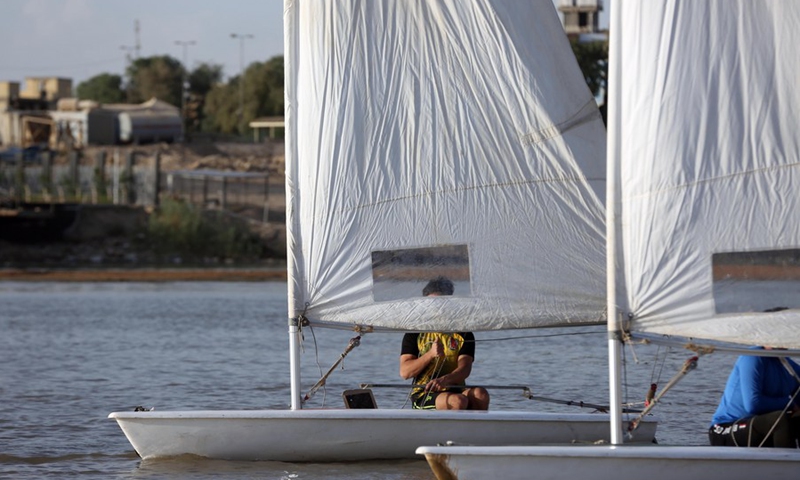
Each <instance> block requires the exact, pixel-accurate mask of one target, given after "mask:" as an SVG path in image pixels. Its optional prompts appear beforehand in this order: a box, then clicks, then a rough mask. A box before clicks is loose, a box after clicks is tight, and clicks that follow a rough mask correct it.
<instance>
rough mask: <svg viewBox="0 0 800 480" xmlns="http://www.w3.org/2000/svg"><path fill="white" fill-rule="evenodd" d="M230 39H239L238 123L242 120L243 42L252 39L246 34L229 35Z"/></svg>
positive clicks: (251, 36)
mask: <svg viewBox="0 0 800 480" xmlns="http://www.w3.org/2000/svg"><path fill="white" fill-rule="evenodd" d="M231 38H238V39H239V121H240V122H241V120H242V119H243V118H244V41H245V40H247V39H248V38H254V36H253V35H251V34H249V33H247V34H243V33H231Z"/></svg>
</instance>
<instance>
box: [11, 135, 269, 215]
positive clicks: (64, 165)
mask: <svg viewBox="0 0 800 480" xmlns="http://www.w3.org/2000/svg"><path fill="white" fill-rule="evenodd" d="M60 160H62V161H61V162H58V164H54V163H56V162H53V157H52V156H51V154H50V152H41V153H39V155H38V156H37V157H36V158H23V156H22V155H21V154H19V155H17V156H16V158H15V159H13V160H11V161H9V160H7V159H6V160H3V161H2V162H0V200H2V202H3V203H12V204H13V203H17V204H20V203H32V202H45V203H92V204H104V203H105V204H115V205H140V206H156V205H158V204H159V201H160V200H161V199H162V198H163V197H164V195H168V196H170V197H171V198H176V199H181V200H184V201H187V202H190V203H193V204H197V205H202V206H203V207H210V208H220V209H228V210H236V209H248V208H249V209H251V210H252V209H258V211H259V212H263V213H262V214H261V215H260V216H261V217H262V218H261V219H262V221H267V215H268V211H269V177H268V174H267V173H244V172H226V171H217V170H195V171H191V170H190V171H172V172H164V171H162V170H161V160H160V155H159V154H158V153H155V154H153V155H149V156H147V155H144V154H142V153H141V152H136V151H135V150H115V151H114V152H113V153H112V154H111V155H108V154H107V153H106V152H104V151H101V152H98V153H97V155H96V156H95V158H94V159H93V161H92V162H91V163H88V162H87V159H82V158H81V157H80V155H79V154H78V153H77V152H71V153H70V154H68V156H67V158H66V162H64V161H63V160H64V159H60Z"/></svg>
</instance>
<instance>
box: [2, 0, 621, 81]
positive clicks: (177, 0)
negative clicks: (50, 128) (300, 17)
mask: <svg viewBox="0 0 800 480" xmlns="http://www.w3.org/2000/svg"><path fill="white" fill-rule="evenodd" d="M520 1H524V0H520ZM554 3H556V4H557V3H558V0H554ZM604 3H605V6H606V12H604V13H603V14H602V15H601V20H600V21H601V24H603V23H607V22H606V21H605V18H606V14H607V10H608V4H609V3H610V0H606V1H605V2H604ZM0 6H2V10H1V11H0V12H1V13H0V41H2V48H0V81H2V80H10V81H18V82H20V83H22V82H23V80H24V79H25V77H26V76H58V77H66V78H72V81H73V86H77V85H78V83H80V82H81V81H83V80H86V79H87V78H90V77H92V76H94V75H97V74H100V73H105V72H108V73H116V74H120V75H122V74H123V73H124V70H125V66H126V63H127V60H126V55H127V54H128V53H129V52H128V51H126V50H124V49H122V48H121V47H123V46H124V47H126V48H131V47H133V46H134V45H135V44H136V37H135V34H134V24H135V21H136V20H138V21H139V38H140V45H141V50H140V55H141V56H143V57H149V56H152V55H171V56H173V57H175V58H177V59H178V60H180V61H181V62H183V61H184V58H183V48H182V47H181V46H179V45H176V44H175V42H176V41H195V42H196V44H195V45H192V46H189V47H187V56H186V63H187V65H188V66H189V68H190V69H191V68H193V67H194V66H195V65H197V63H199V62H208V63H215V64H221V65H223V67H224V71H223V73H224V75H225V78H227V77H229V76H233V75H237V74H238V73H239V49H240V40H238V39H234V38H231V36H230V35H231V33H237V34H251V35H253V36H254V38H252V39H247V40H245V41H244V64H245V66H246V65H248V64H249V63H251V62H254V61H265V60H268V59H269V58H272V57H273V56H275V55H282V54H283V0H2V1H0ZM131 53H132V52H131Z"/></svg>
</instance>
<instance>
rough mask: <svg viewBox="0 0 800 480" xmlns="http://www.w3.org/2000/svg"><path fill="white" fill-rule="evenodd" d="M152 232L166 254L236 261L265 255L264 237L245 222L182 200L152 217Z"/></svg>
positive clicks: (164, 204) (166, 204)
mask: <svg viewBox="0 0 800 480" xmlns="http://www.w3.org/2000/svg"><path fill="white" fill-rule="evenodd" d="M148 231H149V236H150V240H151V241H152V242H153V246H154V248H155V249H156V251H157V252H159V253H162V254H180V255H181V256H185V257H195V258H203V257H224V258H230V259H234V260H236V259H245V258H254V257H255V258H257V257H260V256H261V255H262V254H263V253H264V244H263V242H262V241H261V238H260V237H259V236H258V235H256V234H254V233H253V232H251V231H250V230H249V229H248V228H247V226H246V225H244V224H243V223H242V222H239V221H236V220H235V219H232V218H229V217H226V216H225V215H223V214H222V213H220V212H204V211H203V210H202V209H201V208H198V207H195V206H192V205H190V204H188V203H185V202H182V201H179V200H165V201H164V202H162V205H161V207H160V208H159V209H158V210H156V211H154V212H153V213H152V214H151V215H150V219H149V222H148Z"/></svg>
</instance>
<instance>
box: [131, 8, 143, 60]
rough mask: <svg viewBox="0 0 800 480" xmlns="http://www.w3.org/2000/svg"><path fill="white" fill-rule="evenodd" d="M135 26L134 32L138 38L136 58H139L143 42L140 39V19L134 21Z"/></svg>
mask: <svg viewBox="0 0 800 480" xmlns="http://www.w3.org/2000/svg"><path fill="white" fill-rule="evenodd" d="M133 25H134V26H133V31H134V34H135V36H136V47H135V48H136V58H139V54H140V53H141V49H142V42H141V41H140V38H139V19H138V18H137V19H136V20H135V21H134V24H133Z"/></svg>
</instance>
